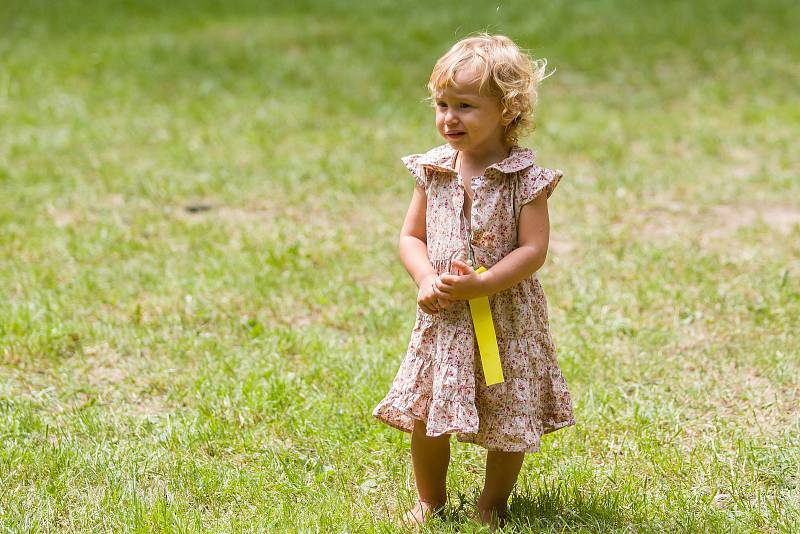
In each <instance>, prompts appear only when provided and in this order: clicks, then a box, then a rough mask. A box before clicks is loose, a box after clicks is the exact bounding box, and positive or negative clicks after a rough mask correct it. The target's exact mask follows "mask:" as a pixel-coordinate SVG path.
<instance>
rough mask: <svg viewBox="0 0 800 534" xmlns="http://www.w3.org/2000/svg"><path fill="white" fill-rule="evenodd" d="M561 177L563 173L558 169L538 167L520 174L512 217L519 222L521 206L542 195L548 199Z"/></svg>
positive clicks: (535, 166) (530, 168)
mask: <svg viewBox="0 0 800 534" xmlns="http://www.w3.org/2000/svg"><path fill="white" fill-rule="evenodd" d="M563 176H564V173H563V172H561V170H559V169H545V168H543V167H539V166H538V165H533V166H531V167H529V168H527V169H525V170H524V171H522V172H520V173H519V175H518V177H519V178H518V179H519V182H518V183H517V188H516V194H515V195H514V215H515V216H516V218H517V220H519V214H520V211H521V210H522V206H524V205H525V204H527V203H528V202H531V201H532V200H534V199H535V198H537V197H538V196H539V195H541V194H543V193H544V194H545V195H547V198H550V195H552V194H553V190H554V189H555V188H556V186H557V185H558V183H559V182H560V181H561V178H562V177H563Z"/></svg>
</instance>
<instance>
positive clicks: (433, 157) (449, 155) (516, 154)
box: [418, 144, 536, 174]
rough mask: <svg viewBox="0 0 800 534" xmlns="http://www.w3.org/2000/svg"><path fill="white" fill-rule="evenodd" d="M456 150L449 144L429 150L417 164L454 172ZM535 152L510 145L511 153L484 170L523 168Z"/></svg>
mask: <svg viewBox="0 0 800 534" xmlns="http://www.w3.org/2000/svg"><path fill="white" fill-rule="evenodd" d="M457 154H458V151H457V150H455V149H454V148H453V147H451V146H450V145H449V144H444V145H441V146H438V147H436V148H434V149H431V150H429V151H428V152H426V153H425V154H423V155H422V157H421V158H420V159H419V160H418V163H419V165H421V166H423V167H428V168H430V169H435V170H437V171H441V172H446V173H452V174H456V170H455V162H456V155H457ZM535 158H536V154H534V152H533V150H531V149H530V148H522V147H519V146H516V145H515V146H513V147H511V153H510V154H509V155H508V157H507V158H505V159H504V160H502V161H498V162H497V163H492V164H491V165H489V166H488V167H487V168H486V170H487V171H488V170H489V169H494V170H496V171H498V172H500V173H501V174H511V173H515V172H519V171H522V170H525V169H527V168H529V167H531V166H533V165H534V164H535Z"/></svg>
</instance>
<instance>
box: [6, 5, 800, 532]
mask: <svg viewBox="0 0 800 534" xmlns="http://www.w3.org/2000/svg"><path fill="white" fill-rule="evenodd" d="M798 26H800V6H798V4H797V3H796V2H794V1H788V0H787V1H763V2H743V1H728V0H723V1H718V2H713V3H712V2H691V1H659V2H648V3H645V2H633V1H611V0H601V1H597V2H592V1H573V2H563V1H552V2H540V1H537V2H521V1H520V2H494V3H486V2H471V1H465V2H459V3H451V4H446V3H442V4H431V3H427V2H406V1H395V2H388V1H383V0H380V1H375V2H372V3H369V4H367V3H363V4H362V3H351V2H343V1H341V2H335V1H329V2H322V1H320V2H315V1H304V2H297V3H289V2H281V3H279V2H274V1H267V2H258V1H255V0H251V1H230V2H217V1H210V0H203V1H192V2H189V1H185V0H180V1H175V2H156V1H153V0H142V1H137V2H134V1H132V0H126V1H122V0H120V1H116V2H115V1H111V0H106V1H101V0H93V1H83V2H80V1H77V0H66V1H63V2H45V1H42V0H31V1H26V2H22V1H21V0H9V1H6V2H3V3H2V4H0V488H1V491H0V527H2V528H0V531H3V532H6V531H7V532H119V531H130V532H262V531H270V532H292V531H301V532H402V531H403V529H402V528H401V527H399V526H397V517H398V515H399V514H400V513H401V512H402V511H403V510H405V509H406V508H407V507H408V506H410V505H411V503H412V502H413V501H414V499H415V497H416V493H415V490H414V485H413V473H412V470H411V464H410V448H409V444H410V439H409V435H408V434H404V433H402V432H399V431H397V430H395V429H392V428H389V427H387V426H385V425H383V424H381V423H379V422H378V421H376V420H375V419H374V418H372V416H371V412H372V409H373V408H374V406H375V405H376V404H377V402H378V401H379V400H380V399H381V398H382V397H383V395H384V394H385V393H386V391H387V390H388V387H389V385H390V383H391V380H392V378H393V377H394V374H395V372H396V370H397V367H398V366H399V363H400V361H401V359H402V357H403V355H404V353H405V349H406V346H407V343H408V339H409V335H410V332H411V328H412V326H413V323H414V311H415V305H416V304H415V295H416V291H415V287H414V284H413V281H412V280H411V279H410V278H409V276H408V274H407V273H406V272H405V269H404V267H403V265H402V264H401V263H400V261H399V257H398V254H397V237H398V234H399V230H400V225H401V223H402V219H403V216H404V213H405V210H406V208H407V205H408V201H409V199H410V197H411V191H412V189H413V179H412V177H411V176H410V175H409V174H408V173H407V172H406V171H405V169H404V168H403V167H402V165H401V164H400V162H399V159H398V158H399V157H400V156H402V155H405V154H409V153H414V152H422V151H425V150H427V149H428V148H430V147H432V146H435V145H437V144H439V143H440V142H441V141H440V139H438V138H437V134H436V131H435V128H434V126H433V117H432V111H431V109H430V107H429V106H428V104H427V103H426V102H424V101H423V99H424V98H425V96H426V93H425V83H426V81H427V77H428V75H429V74H430V69H431V68H432V66H433V63H434V62H435V60H436V58H437V57H438V56H439V55H441V54H442V53H443V52H444V51H446V49H447V48H448V47H449V46H450V44H452V43H453V42H454V41H455V40H457V39H458V38H461V37H464V36H466V35H468V34H470V33H471V32H475V31H480V30H487V31H490V32H493V33H503V34H507V35H509V36H511V37H513V38H514V39H515V40H517V41H518V42H519V43H520V44H522V45H523V46H524V47H526V48H527V49H529V50H530V51H531V53H532V54H533V55H534V56H536V57H546V58H547V59H548V60H549V64H550V66H551V67H555V68H556V72H555V74H554V75H553V76H551V77H550V78H548V79H547V80H546V81H545V82H544V84H543V85H542V87H541V89H540V97H539V106H540V107H539V110H538V114H537V125H538V127H537V129H536V131H535V133H534V134H532V135H531V136H529V137H527V138H525V139H524V140H523V144H525V145H527V146H531V147H533V148H534V149H535V150H536V151H537V154H538V160H539V162H540V163H541V165H543V166H547V167H556V168H560V169H562V170H563V171H564V173H565V178H564V180H563V181H562V182H561V185H559V187H558V189H557V190H556V192H555V193H554V194H553V196H552V197H551V199H550V203H549V204H550V214H551V228H552V230H551V237H552V240H551V248H550V254H549V257H548V260H547V263H546V264H545V266H544V267H543V268H542V269H541V271H540V273H539V278H540V280H541V282H542V285H543V286H544V289H545V291H546V293H547V295H548V299H549V309H550V319H551V327H552V331H553V338H554V341H555V343H556V346H557V348H558V357H559V362H560V364H561V366H562V369H563V371H564V374H565V376H566V378H567V381H568V384H569V386H570V390H571V392H572V395H573V399H574V403H575V415H576V419H577V425H576V426H574V427H571V428H569V429H566V430H562V431H559V432H557V433H555V434H551V435H548V436H546V437H545V438H544V440H543V448H542V452H541V453H540V454H531V455H528V456H527V457H526V460H525V464H524V466H523V469H522V473H521V475H520V479H519V482H518V485H517V489H516V492H515V494H514V495H513V497H512V499H511V512H512V519H513V521H512V527H511V528H509V529H507V530H508V531H517V532H564V531H570V532H571V531H580V532H619V531H631V532H673V531H680V532H724V533H726V534H728V533H738V532H797V531H798V530H800V379H799V378H798V377H800V170H799V169H800V151H799V150H798V141H797V139H798V138H800V106H798V95H800V69H798V58H800V34H799V33H798V32H797V31H796V29H797V27H798ZM484 458H485V451H484V450H483V449H480V448H479V447H476V446H474V445H468V444H461V443H458V442H456V441H455V440H453V453H452V463H451V468H450V472H449V475H448V476H449V478H448V484H449V496H450V505H451V506H450V507H449V508H448V510H447V514H446V516H445V517H444V518H442V519H438V520H436V521H435V522H434V523H433V524H431V526H430V529H429V531H431V532H478V531H481V527H479V525H478V524H477V523H475V522H472V521H471V520H470V519H469V515H470V510H471V508H472V507H473V506H474V504H475V500H476V498H477V492H478V491H479V490H480V487H481V484H482V481H483V462H484Z"/></svg>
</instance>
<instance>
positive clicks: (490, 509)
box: [373, 34, 574, 528]
mask: <svg viewBox="0 0 800 534" xmlns="http://www.w3.org/2000/svg"><path fill="white" fill-rule="evenodd" d="M545 66H546V61H544V60H538V61H533V60H531V59H530V58H529V57H528V55H527V54H525V53H523V52H522V51H521V50H520V49H519V48H518V47H517V46H516V45H515V44H514V42H513V41H511V39H509V38H508V37H505V36H501V35H488V34H480V35H477V36H475V37H470V38H467V39H463V40H461V41H459V42H458V43H456V44H455V45H454V46H453V47H452V48H451V49H450V50H449V51H448V52H447V53H446V54H445V55H444V56H442V57H441V58H440V59H439V60H438V61H437V63H436V65H435V67H434V69H433V73H432V74H431V78H430V81H429V83H428V89H429V90H430V93H431V98H432V100H433V103H434V107H435V110H436V111H435V117H436V128H437V130H438V132H439V134H440V135H441V136H442V137H443V138H444V140H445V141H446V144H444V145H442V146H440V147H436V148H434V149H432V150H430V151H428V152H427V153H424V154H413V155H411V156H407V157H405V158H403V162H404V163H405V165H406V166H407V167H408V169H409V170H410V171H411V173H412V175H413V176H414V179H415V187H414V193H413V197H412V199H411V204H410V206H409V209H408V212H407V214H406V218H405V222H404V224H403V228H402V230H401V233H400V244H399V248H400V258H401V260H402V261H403V264H404V265H405V267H406V269H407V270H408V272H409V274H410V275H411V276H412V278H413V279H414V281H415V283H416V284H417V287H418V293H417V305H418V306H417V318H416V322H415V325H414V330H413V331H412V334H411V341H410V343H409V346H408V351H407V353H406V357H405V359H404V360H403V362H402V363H401V365H400V369H399V371H398V373H397V375H396V377H395V379H394V381H393V383H392V386H391V388H390V390H389V393H388V394H387V395H386V397H385V398H384V399H383V400H382V401H381V402H380V403H379V404H378V406H377V407H376V408H375V410H374V412H373V415H374V416H375V417H377V418H378V419H379V420H381V421H383V422H385V423H387V424H389V425H391V426H393V427H396V428H398V429H401V430H403V431H405V432H410V433H411V457H412V465H413V469H414V479H415V482H416V489H417V492H418V494H419V499H418V502H417V503H416V505H415V506H414V507H413V508H412V509H411V510H410V511H408V512H407V513H406V515H405V520H406V521H407V522H414V523H417V524H422V523H424V522H425V521H426V520H427V519H428V518H429V517H430V516H431V515H432V514H433V513H436V512H438V511H439V510H441V509H442V508H443V507H444V506H445V504H446V501H447V491H446V486H445V482H446V476H447V467H448V463H449V460H450V441H449V438H450V435H451V434H455V435H456V437H457V439H458V440H459V441H462V442H471V443H476V444H478V445H480V446H482V447H484V448H486V449H487V457H486V479H485V485H484V488H483V491H482V493H481V495H480V497H479V499H478V502H477V503H476V504H477V511H478V515H479V517H480V520H481V521H482V522H484V523H486V524H488V525H491V526H492V527H493V528H494V527H496V526H497V525H498V524H500V523H502V521H503V519H504V518H505V516H506V513H507V504H508V498H509V496H510V495H511V492H512V490H513V488H514V485H515V483H516V480H517V476H518V474H519V471H520V468H521V467H522V463H523V460H524V455H525V453H526V452H535V451H538V450H539V446H540V437H541V436H542V435H543V434H545V433H548V432H552V431H554V430H557V429H559V428H563V427H565V426H569V425H572V424H574V418H573V414H572V403H571V399H570V396H569V392H568V390H567V386H566V382H565V381H564V378H563V375H562V374H561V370H560V368H559V366H558V363H557V361H556V358H555V347H554V345H553V342H552V339H551V337H550V332H549V324H548V317H547V303H546V299H545V295H544V293H543V291H542V288H541V285H540V284H539V281H538V279H537V277H536V272H537V271H538V270H539V268H540V267H541V266H542V265H543V264H544V261H545V258H546V255H547V248H548V241H549V231H550V228H549V218H548V210H547V198H548V197H549V196H550V194H551V193H552V192H553V190H554V189H555V187H556V185H557V184H558V183H559V181H560V179H561V177H562V173H561V171H559V170H553V169H546V168H542V167H539V166H538V165H536V163H535V161H534V154H533V152H532V151H531V150H530V149H525V148H520V147H519V146H518V145H517V141H518V139H519V136H520V135H521V134H522V133H524V132H525V131H526V130H528V129H530V128H531V127H532V114H533V107H534V105H535V102H536V86H537V85H538V83H539V82H540V81H541V80H542V79H543V78H544V77H545V75H544V72H545ZM470 260H471V261H470ZM479 266H483V267H485V268H486V269H488V270H486V271H485V272H482V273H477V272H476V269H477V268H478V267H479ZM478 297H488V298H489V303H490V307H491V311H492V316H493V319H494V326H495V331H496V336H497V343H498V348H499V351H500V358H501V366H502V370H503V375H504V381H503V382H501V383H499V384H493V385H491V386H487V384H486V380H485V378H484V376H483V371H482V368H481V364H480V354H479V351H478V345H477V341H476V338H475V333H474V327H473V325H472V322H471V316H470V312H469V307H468V301H469V300H470V299H475V298H478Z"/></svg>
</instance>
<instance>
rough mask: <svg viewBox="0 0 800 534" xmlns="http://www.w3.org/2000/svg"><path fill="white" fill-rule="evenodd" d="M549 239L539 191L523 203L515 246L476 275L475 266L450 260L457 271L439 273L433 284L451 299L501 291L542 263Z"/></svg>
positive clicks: (464, 298)
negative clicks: (449, 273) (490, 266)
mask: <svg viewBox="0 0 800 534" xmlns="http://www.w3.org/2000/svg"><path fill="white" fill-rule="evenodd" d="M549 241H550V216H549V214H548V212H547V195H539V196H538V197H537V198H535V199H534V200H532V201H531V202H529V203H527V204H525V205H523V206H522V209H521V211H520V216H519V226H518V240H517V245H518V248H516V249H514V250H512V251H511V252H510V253H509V254H508V255H507V256H505V257H504V258H503V259H502V260H500V261H499V262H497V263H496V264H495V265H493V266H492V268H491V269H489V270H488V271H486V272H484V273H482V274H480V275H479V274H476V273H475V271H474V270H473V268H474V267H475V266H469V265H467V264H465V263H463V262H458V261H453V264H454V265H456V267H457V268H458V269H459V270H460V272H461V274H460V275H447V274H443V275H442V276H441V277H440V278H439V281H438V282H437V283H436V287H437V289H438V290H439V291H440V292H441V293H442V294H443V295H446V296H448V297H450V298H451V299H454V300H469V299H474V298H478V297H483V296H487V295H494V294H495V293H499V292H500V291H504V290H506V289H508V288H509V287H511V286H513V285H515V284H518V283H519V282H521V281H522V280H524V279H526V278H528V277H529V276H531V275H532V274H533V273H535V272H536V271H538V270H539V268H540V267H541V266H542V265H544V260H545V259H546V258H547V246H548V242H549Z"/></svg>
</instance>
